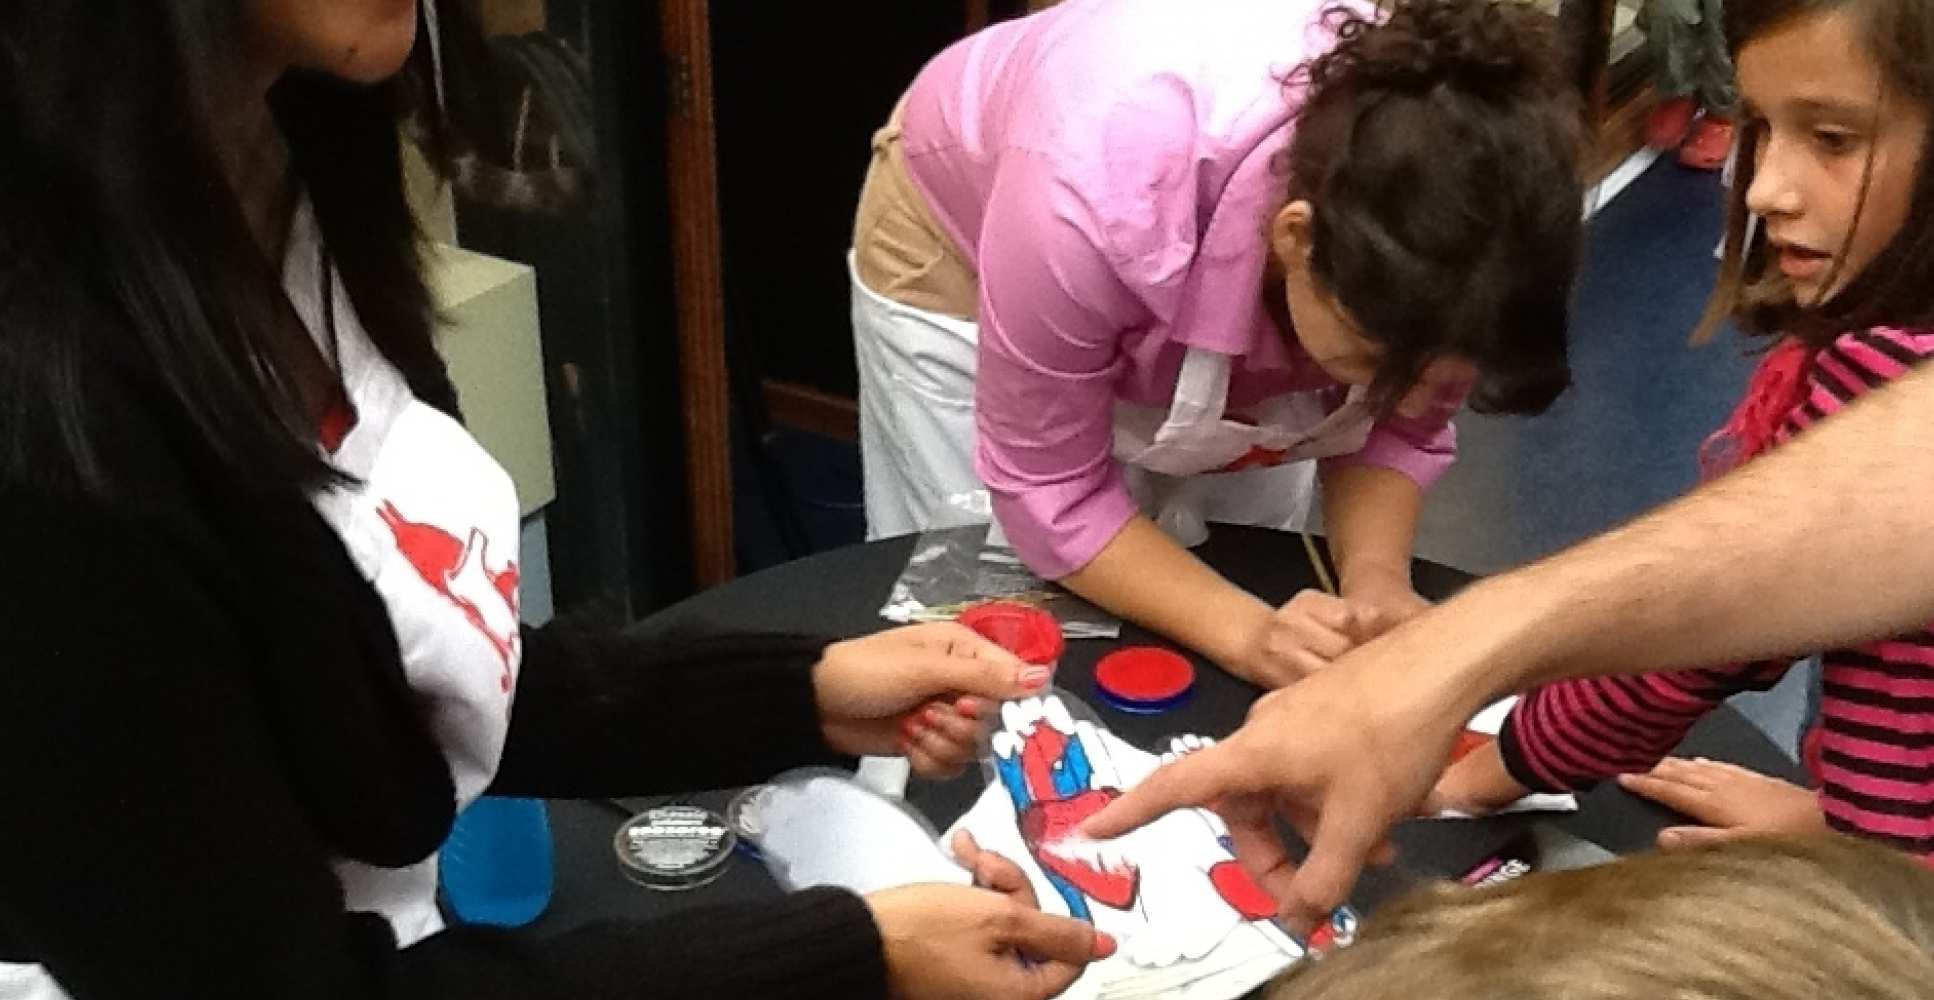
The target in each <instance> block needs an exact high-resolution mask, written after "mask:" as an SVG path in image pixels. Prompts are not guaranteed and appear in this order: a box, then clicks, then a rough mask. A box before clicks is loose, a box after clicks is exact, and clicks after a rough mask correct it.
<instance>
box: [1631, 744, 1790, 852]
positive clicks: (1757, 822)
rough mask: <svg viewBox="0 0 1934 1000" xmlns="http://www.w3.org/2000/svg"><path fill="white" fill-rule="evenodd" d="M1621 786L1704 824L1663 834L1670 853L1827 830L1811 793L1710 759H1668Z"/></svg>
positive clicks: (1661, 844)
mask: <svg viewBox="0 0 1934 1000" xmlns="http://www.w3.org/2000/svg"><path fill="white" fill-rule="evenodd" d="M1618 784H1619V787H1621V788H1623V789H1625V790H1626V791H1628V792H1631V793H1632V794H1634V795H1638V796H1641V797H1643V798H1648V799H1651V800H1652V801H1654V802H1657V803H1659V804H1660V805H1663V806H1666V807H1667V808H1670V809H1675V810H1677V811H1679V812H1682V813H1684V814H1686V815H1687V816H1690V817H1691V818H1693V819H1694V820H1697V821H1698V822H1699V823H1700V824H1702V825H1699V826H1674V827H1668V828H1667V829H1664V830H1661V831H1659V847H1660V848H1662V849H1664V850H1668V851H1669V850H1678V849H1683V848H1688V847H1700V846H1703V845H1706V844H1717V843H1723V842H1725V841H1729V840H1739V839H1742V838H1745V837H1767V836H1778V835H1782V834H1808V833H1824V832H1825V831H1826V829H1827V820H1826V815H1825V814H1824V813H1822V812H1821V811H1820V798H1819V795H1818V794H1817V793H1815V792H1813V791H1812V790H1811V789H1807V788H1802V787H1800V786H1799V785H1796V784H1793V783H1792V782H1790V781H1782V780H1780V779H1779V778H1773V777H1768V776H1767V775H1764V774H1760V773H1759V772H1757V771H1749V770H1747V769H1746V768H1743V767H1739V766H1737V765H1734V764H1726V763H1722V762H1720V761H1713V760H1707V759H1705V758H1704V757H1699V758H1695V759H1693V760H1685V759H1683V758H1679V757H1667V758H1666V759H1665V760H1662V761H1660V762H1659V765H1658V766H1657V767H1654V768H1653V769H1652V771H1651V773H1650V774H1621V775H1619V778H1618Z"/></svg>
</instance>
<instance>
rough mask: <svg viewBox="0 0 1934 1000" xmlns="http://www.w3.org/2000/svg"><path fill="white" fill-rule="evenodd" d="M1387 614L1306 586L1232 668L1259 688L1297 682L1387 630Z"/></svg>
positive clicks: (1265, 626) (1268, 622)
mask: <svg viewBox="0 0 1934 1000" xmlns="http://www.w3.org/2000/svg"><path fill="white" fill-rule="evenodd" d="M1419 600H1421V598H1419ZM1385 614H1386V612H1385V611H1384V610H1382V609H1380V608H1378V607H1375V606H1371V605H1369V604H1359V603H1353V602H1351V601H1349V600H1346V599H1344V598H1341V597H1334V596H1332V595H1330V594H1325V593H1323V592H1322V591H1320V590H1305V591H1303V592H1302V593H1300V594H1297V595H1296V596H1295V597H1293V598H1291V599H1290V601H1289V603H1288V604H1285V605H1283V606H1282V607H1281V608H1279V609H1277V610H1276V611H1275V612H1274V613H1272V614H1271V615H1270V616H1269V618H1268V619H1267V620H1266V621H1264V622H1263V625H1262V627H1261V628H1260V629H1259V630H1257V632H1256V634H1255V635H1254V637H1253V638H1251V639H1250V641H1249V649H1248V652H1247V653H1246V654H1245V655H1244V656H1243V658H1242V662H1240V663H1236V664H1230V665H1229V666H1230V671H1231V672H1232V673H1234V674H1236V675H1237V676H1239V677H1242V678H1243V679H1245V680H1247V681H1249V682H1250V683H1251V684H1255V685H1257V686H1258V687H1263V688H1272V689H1273V688H1279V687H1284V686H1287V685H1290V684H1294V683H1295V682H1297V681H1299V680H1302V679H1303V678H1305V677H1307V676H1309V675H1310V674H1313V673H1315V672H1317V671H1318V670H1322V669H1323V668H1325V667H1327V666H1329V665H1330V663H1331V661H1333V660H1336V659H1337V658H1338V657H1341V656H1342V655H1343V654H1345V653H1348V652H1349V651H1350V650H1352V649H1355V648H1356V647H1357V646H1359V645H1361V644H1363V643H1365V642H1368V641H1370V640H1371V639H1373V638H1375V637H1376V636H1377V635H1378V634H1380V633H1381V632H1382V631H1383V630H1384V629H1387V628H1389V627H1390V626H1388V625H1383V624H1381V623H1382V622H1383V620H1384V617H1385Z"/></svg>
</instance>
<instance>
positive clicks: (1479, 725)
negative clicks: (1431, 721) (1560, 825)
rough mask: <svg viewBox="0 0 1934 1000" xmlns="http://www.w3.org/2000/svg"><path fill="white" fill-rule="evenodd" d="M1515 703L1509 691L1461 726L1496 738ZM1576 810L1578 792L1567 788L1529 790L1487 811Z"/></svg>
mask: <svg viewBox="0 0 1934 1000" xmlns="http://www.w3.org/2000/svg"><path fill="white" fill-rule="evenodd" d="M1517 703H1518V696H1517V695H1512V696H1511V697H1509V698H1505V699H1504V700H1502V701H1499V702H1497V703H1495V704H1492V705H1490V706H1489V707H1487V708H1485V709H1484V711H1482V712H1479V713H1477V714H1476V715H1474V716H1472V717H1471V721H1470V722H1469V723H1468V724H1466V725H1465V726H1464V728H1465V729H1467V730H1469V731H1470V732H1473V733H1482V734H1483V735H1485V736H1489V737H1491V738H1492V739H1496V738H1497V735H1498V733H1499V732H1501V731H1502V730H1503V729H1504V720H1505V719H1506V718H1507V717H1509V716H1510V714H1511V708H1512V706H1514V705H1516V704H1517ZM1577 811H1578V796H1576V795H1572V794H1570V793H1569V792H1567V793H1563V794H1554V793H1549V792H1533V793H1531V794H1530V795H1527V796H1525V797H1524V798H1521V799H1519V800H1517V801H1516V802H1513V803H1511V804H1510V805H1508V806H1505V807H1504V808H1502V809H1499V810H1497V811H1496V812H1494V813H1491V814H1490V815H1492V816H1503V815H1507V814H1510V813H1527V812H1550V813H1568V812H1577ZM1431 818H1432V819H1476V818H1481V817H1474V816H1472V815H1471V814H1469V813H1466V812H1460V811H1458V810H1456V809H1445V810H1443V811H1441V812H1439V813H1437V814H1436V815H1435V816H1433V817H1431Z"/></svg>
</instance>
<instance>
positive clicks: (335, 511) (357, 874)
mask: <svg viewBox="0 0 1934 1000" xmlns="http://www.w3.org/2000/svg"><path fill="white" fill-rule="evenodd" d="M320 277H321V261H320V253H319V237H318V236H317V232H316V228H315V223H314V219H313V217H312V215H311V214H310V211H309V208H308V206H307V204H306V203H305V204H304V205H303V206H302V207H301V208H300V209H299V210H298V211H297V215H296V220H295V223H294V227H293V229H292V230H291V235H290V251H289V258H288V261H287V262H286V264H285V267H284V272H283V279H284V284H285V287H286V289H287V291H288V293H289V296H290V299H291V301H292V302H293V303H294V305H295V308H296V312H297V314H298V315H299V316H301V317H302V320H303V322H304V323H305V324H307V325H308V327H309V329H310V330H311V331H312V332H314V333H315V334H316V335H317V337H318V341H319V342H320V343H321V345H322V348H323V350H324V351H325V352H331V345H330V342H329V338H328V337H327V334H326V333H325V332H324V331H325V329H326V324H325V323H324V322H323V316H324V313H325V311H328V310H327V309H326V307H325V304H324V302H323V301H321V298H322V297H321V296H320V295H319V294H318V293H319V290H320V288H321V285H320ZM331 281H332V282H333V283H334V296H333V299H334V301H333V303H332V305H333V312H334V313H335V328H336V332H337V336H336V338H335V339H336V343H337V344H338V345H339V350H340V358H339V359H338V360H339V364H340V368H341V371H342V373H343V383H344V388H345V389H346V390H347V391H348V396H349V400H350V402H351V403H352V404H353V410H354V414H355V418H356V422H355V424H354V426H353V427H352V428H350V429H349V430H348V433H347V435H346V436H344V437H343V438H342V440H341V442H340V444H339V446H338V447H337V448H336V450H335V451H334V453H333V454H332V455H331V461H332V462H333V464H335V465H336V466H337V468H339V469H341V470H342V471H344V472H346V473H348V474H350V475H351V476H353V477H355V478H356V479H357V480H358V481H359V483H358V484H357V485H352V486H348V487H340V488H334V489H330V490H327V491H325V492H322V493H320V494H318V495H317V496H315V497H314V498H313V502H314V506H315V508H316V510H317V512H318V513H320V514H321V515H322V517H323V519H324V520H325V521H326V522H328V524H329V526H330V527H331V528H333V529H334V530H335V531H336V533H337V534H338V535H339V536H341V538H342V541H343V545H344V547H345V548H346V549H347V550H348V551H349V554H350V557H351V558H352V559H353V560H354V562H355V564H356V567H357V568H358V569H359V570H360V571H361V572H362V574H363V576H364V578H365V579H367V580H369V582H370V583H371V585H372V586H373V587H374V588H375V589H376V592H377V593H378V594H379V595H380V596H381V597H382V599H383V604H384V606H385V607H386V608H387V609H388V611H389V617H390V622H391V625H392V627H393V628H394V629H395V631H396V638H397V645H398V648H399V649H400V650H401V651H402V655H403V669H404V672H405V674H406V675H407V677H408V679H409V684H410V687H411V689H412V690H413V691H414V692H415V693H416V695H417V696H418V699H419V704H420V705H421V706H422V709H423V711H424V712H425V713H426V714H427V716H428V722H429V725H430V728H431V730H432V732H433V733H434V734H435V736H436V739H437V742H438V744H439V745H440V746H441V747H442V749H443V754H444V757H445V759H446V760H447V761H448V763H449V766H450V774H451V777H452V778H453V780H454V784H455V786H456V796H457V802H456V806H457V808H458V809H459V810H461V809H462V808H463V807H464V806H465V805H468V804H469V803H470V802H472V801H473V800H475V799H476V798H477V797H478V796H479V795H481V794H482V792H483V790H484V788H485V787H486V786H488V785H489V784H490V781H491V779H492V777H494V776H495V774H496V771H497V763H498V760H499V758H500V757H501V755H502V753H503V748H504V738H505V736H506V735H507V734H508V732H509V729H510V707H511V695H512V692H513V690H514V689H515V686H516V680H517V671H518V667H519V665H520V663H521V657H522V653H523V649H522V639H521V637H520V635H519V632H518V613H517V583H518V563H517V559H518V552H517V546H518V541H519V533H518V511H519V507H518V505H517V496H516V491H515V488H514V487H513V486H512V484H511V480H510V476H509V474H507V473H506V472H505V471H504V470H503V468H502V467H501V466H499V465H498V464H497V463H496V462H495V461H494V460H493V459H491V457H490V456H489V455H488V454H487V453H485V452H484V450H483V448H482V447H481V446H480V445H478V444H477V442H476V440H475V439H474V438H472V437H471V436H470V435H469V433H468V432H467V431H465V430H464V429H463V427H462V426H461V425H460V424H458V423H457V422H456V421H454V420H452V419H450V418H449V417H447V416H445V415H444V414H442V413H440V412H438V411H437V410H435V409H433V408H431V407H429V406H426V405H424V404H423V403H421V402H419V401H417V399H416V398H415V397H414V396H413V395H412V394H411V393H410V389H409V386H408V384H407V383H406V382H405V380H404V379H403V376H402V374H401V373H400V372H398V371H397V370H396V368H395V367H394V366H392V365H391V364H390V363H389V362H388V361H387V360H386V359H384V358H383V357H382V356H381V354H380V353H379V352H378V351H377V349H376V347H375V345H374V344H373V343H372V342H371V341H370V340H369V336H368V334H367V333H365V332H364V330H363V326H362V323H361V321H360V320H358V319H357V318H356V315H355V311H354V309H352V308H350V306H349V297H348V294H347V292H346V291H345V290H344V289H343V287H342V284H341V282H340V280H339V279H337V278H336V277H335V275H334V274H332V275H331ZM335 869H336V875H337V877H338V878H339V879H340V880H341V882H342V886H343V892H344V897H345V905H346V908H347V909H349V910H351V911H360V912H369V913H378V914H381V915H382V916H383V917H384V918H385V919H386V920H388V921H389V924H390V927H391V928H392V929H393V930H394V931H395V934H396V942H397V947H399V948H405V947H408V946H410V945H412V944H415V943H416V942H418V941H421V940H422V939H424V938H425V937H428V936H429V935H431V934H434V933H436V932H437V931H439V930H441V929H443V921H442V918H441V916H440V915H439V914H438V912H437V908H436V884H437V863H436V857H435V856H434V855H432V856H431V857H429V858H427V859H425V860H424V861H422V862H420V863H418V864H416V865H412V866H410V867H408V868H376V867H373V866H371V865H367V864H363V863H361V862H358V861H351V860H347V859H342V860H338V861H337V862H336V864H335ZM135 902H138V901H135ZM0 1000H67V994H66V993H65V992H64V991H62V990H61V988H60V985H59V984H58V983H56V982H55V981H54V980H53V978H52V977H51V976H49V975H48V974H47V973H46V971H45V970H44V969H43V968H41V967H40V966H38V965H7V964H0Z"/></svg>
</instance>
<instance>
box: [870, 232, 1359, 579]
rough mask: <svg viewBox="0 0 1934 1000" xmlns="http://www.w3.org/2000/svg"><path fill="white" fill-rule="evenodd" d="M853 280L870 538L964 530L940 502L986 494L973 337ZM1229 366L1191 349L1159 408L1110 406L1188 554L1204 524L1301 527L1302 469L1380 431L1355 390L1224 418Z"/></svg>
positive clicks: (1308, 473) (1144, 495)
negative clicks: (977, 446)
mask: <svg viewBox="0 0 1934 1000" xmlns="http://www.w3.org/2000/svg"><path fill="white" fill-rule="evenodd" d="M849 267H850V257H849ZM851 279H852V286H853V288H852V291H853V334H854V337H853V339H854V346H855V353H856V355H857V358H858V362H859V383H860V453H861V460H862V462H863V465H864V470H863V471H864V476H865V492H866V532H867V537H868V538H885V537H889V536H892V535H900V534H907V533H910V532H915V531H925V530H928V529H930V528H935V527H944V526H947V525H951V524H956V523H960V522H961V521H963V520H965V519H967V515H966V514H965V513H964V512H962V511H959V510H956V509H954V508H953V507H952V506H951V505H950V504H949V503H948V498H950V497H956V496H959V495H962V494H966V493H971V492H973V491H976V490H980V489H982V488H983V487H982V486H981V483H980V480H979V477H977V476H976V475H975V473H974V461H973V442H974V410H973V401H974V372H975V369H976V367H977V362H976V345H977V342H978V340H979V328H978V326H977V325H976V324H974V323H972V322H969V321H966V320H961V319H956V318H954V317H951V316H944V315H941V314H938V313H932V312H927V311H925V310H921V309H915V308H913V307H911V306H906V305H902V304H901V303H898V302H894V301H893V300H891V299H888V298H886V297H885V296H882V295H879V294H878V293H876V292H874V291H872V290H871V289H869V288H867V287H866V286H865V285H864V284H862V283H861V282H860V280H859V277H858V275H857V274H852V275H851ZM1233 364H1234V359H1233V358H1232V357H1231V356H1229V355H1224V354H1218V353H1216V352H1213V351H1208V350H1203V349H1200V348H1190V349H1189V352H1188V356H1187V358H1186V359H1185V360H1184V362H1183V364H1182V371H1181V374H1180V375H1179V376H1178V378H1177V380H1176V388H1175V396H1174V398H1173V400H1172V401H1171V402H1170V405H1169V407H1168V409H1167V411H1166V412H1164V411H1162V410H1160V409H1157V408H1152V407H1141V406H1133V405H1130V404H1126V403H1118V404H1117V405H1116V407H1115V414H1114V422H1115V428H1114V429H1115V435H1114V438H1115V440H1114V454H1115V458H1116V459H1117V460H1119V461H1120V462H1121V463H1122V464H1123V466H1124V471H1125V472H1126V473H1127V476H1126V478H1127V480H1128V486H1129V490H1130V491H1131V492H1132V493H1133V494H1134V495H1135V498H1136V500H1137V502H1138V503H1139V504H1140V505H1141V508H1142V510H1143V511H1144V512H1146V513H1147V514H1148V515H1149V516H1150V517H1152V518H1154V519H1155V521H1156V523H1158V524H1160V525H1161V526H1162V527H1163V528H1164V529H1165V530H1166V531H1168V532H1169V534H1171V535H1172V536H1174V537H1175V538H1176V540H1177V541H1179V542H1181V543H1182V544H1184V545H1188V546H1194V545H1197V544H1200V543H1201V542H1202V540H1203V539H1204V538H1206V537H1207V528H1206V523H1207V522H1209V521H1221V522H1223V523H1227V524H1248V525H1257V526H1262V527H1272V528H1284V529H1297V528H1301V527H1302V526H1303V523H1304V520H1305V518H1306V517H1307V514H1308V511H1309V507H1310V504H1311V501H1312V499H1313V498H1314V496H1315V484H1316V470H1315V467H1314V465H1313V463H1312V462H1311V461H1309V460H1310V459H1317V458H1327V457H1330V456H1334V455H1347V454H1351V453H1353V452H1355V451H1358V450H1359V449H1361V448H1362V447H1363V444H1364V442H1365V441H1366V440H1368V438H1369V435H1370V428H1371V425H1372V423H1373V422H1374V414H1373V413H1372V412H1371V410H1370V407H1369V405H1368V404H1367V403H1366V402H1365V401H1364V391H1363V390H1362V389H1360V388H1358V389H1352V390H1350V392H1349V394H1348V396H1347V397H1346V399H1345V401H1344V403H1343V405H1342V406H1341V407H1339V408H1338V409H1337V410H1335V411H1334V412H1332V413H1325V412H1324V403H1323V401H1322V399H1321V398H1320V396H1319V394H1318V393H1315V392H1298V393H1288V394H1285V395H1282V396H1278V397H1275V398H1273V399H1269V400H1265V401H1264V402H1262V403H1261V404H1259V405H1257V406H1254V407H1251V408H1249V409H1248V410H1247V411H1245V412H1244V413H1242V414H1231V413H1229V412H1228V396H1229V375H1230V371H1231V369H1232V367H1233Z"/></svg>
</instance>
